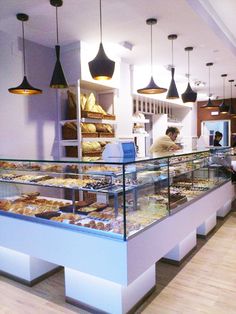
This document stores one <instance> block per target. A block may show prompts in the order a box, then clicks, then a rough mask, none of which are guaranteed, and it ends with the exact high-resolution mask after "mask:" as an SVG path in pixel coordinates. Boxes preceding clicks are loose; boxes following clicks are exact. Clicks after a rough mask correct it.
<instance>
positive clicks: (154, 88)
mask: <svg viewBox="0 0 236 314" xmlns="http://www.w3.org/2000/svg"><path fill="white" fill-rule="evenodd" d="M156 23H157V19H155V18H150V19H147V20H146V24H147V25H150V26H151V79H150V82H149V84H148V85H147V86H146V87H144V88H140V89H138V90H137V92H138V93H139V94H161V93H165V92H166V91H167V89H166V88H163V87H159V86H158V85H156V83H155V82H154V79H153V69H152V26H153V25H155V24H156Z"/></svg>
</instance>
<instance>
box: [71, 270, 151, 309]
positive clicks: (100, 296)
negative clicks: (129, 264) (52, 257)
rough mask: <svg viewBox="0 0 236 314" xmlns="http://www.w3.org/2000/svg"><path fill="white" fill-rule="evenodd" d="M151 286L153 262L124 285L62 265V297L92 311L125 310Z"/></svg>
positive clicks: (136, 301) (131, 306) (133, 304)
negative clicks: (63, 280) (128, 283)
mask: <svg viewBox="0 0 236 314" xmlns="http://www.w3.org/2000/svg"><path fill="white" fill-rule="evenodd" d="M155 285H156V270H155V265H153V266H151V267H150V268H149V269H148V270H147V271H145V273H143V274H142V275H141V276H139V277H138V278H137V279H136V280H135V281H133V282H132V283H131V284H130V285H128V286H122V285H119V284H117V283H114V282H112V281H108V280H105V279H101V278H98V277H95V276H91V275H88V274H85V273H82V272H79V271H76V270H73V269H69V268H65V294H66V300H67V301H68V302H69V303H72V304H76V305H80V304H81V307H83V308H85V309H88V310H89V309H92V310H93V311H95V312H96V313H100V312H102V313H103V312H105V313H112V314H120V313H122V314H123V313H127V312H128V311H129V310H130V309H132V308H133V307H134V306H135V304H136V303H138V301H139V300H140V299H142V297H143V296H144V295H146V294H147V293H148V292H149V291H150V290H151V289H153V288H154V287H155Z"/></svg>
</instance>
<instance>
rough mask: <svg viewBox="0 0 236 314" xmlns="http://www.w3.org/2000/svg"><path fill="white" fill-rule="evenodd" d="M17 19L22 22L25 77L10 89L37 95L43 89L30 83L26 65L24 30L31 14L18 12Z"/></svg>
mask: <svg viewBox="0 0 236 314" xmlns="http://www.w3.org/2000/svg"><path fill="white" fill-rule="evenodd" d="M16 17H17V19H18V20H19V21H21V22H22V43H23V65H24V78H23V81H22V83H21V84H20V85H19V86H16V87H12V88H9V89H8V91H9V92H10V93H12V94H20V95H35V94H42V90H41V89H38V88H35V87H33V86H32V85H30V84H29V82H28V80H27V77H26V66H25V32H24V22H26V21H28V19H29V16H28V15H27V14H24V13H18V14H17V15H16Z"/></svg>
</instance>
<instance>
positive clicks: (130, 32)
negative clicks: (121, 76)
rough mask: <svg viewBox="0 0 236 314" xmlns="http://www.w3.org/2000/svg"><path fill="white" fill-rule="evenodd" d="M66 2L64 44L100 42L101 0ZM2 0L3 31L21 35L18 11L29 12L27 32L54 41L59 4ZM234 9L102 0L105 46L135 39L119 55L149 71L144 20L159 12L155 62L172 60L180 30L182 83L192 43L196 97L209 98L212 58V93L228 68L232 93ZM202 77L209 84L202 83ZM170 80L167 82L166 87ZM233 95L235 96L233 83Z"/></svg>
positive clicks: (201, 2) (180, 0) (187, 2)
mask: <svg viewBox="0 0 236 314" xmlns="http://www.w3.org/2000/svg"><path fill="white" fill-rule="evenodd" d="M63 2H64V3H63V6H62V7H61V8H59V9H58V14H59V41H60V44H61V45H66V44H70V43H72V42H76V41H79V40H82V41H85V42H87V43H88V44H96V45H98V42H99V0H64V1H63ZM0 5H1V11H0V30H1V31H4V32H7V33H16V34H18V35H19V36H21V28H20V27H19V22H18V21H17V20H16V17H15V15H16V14H17V13H27V14H28V15H29V21H28V22H27V26H26V27H25V37H26V38H27V39H29V40H32V41H35V42H37V43H40V44H42V45H46V46H50V47H53V46H54V45H55V41H56V34H55V8H54V7H52V6H51V5H50V3H49V0H40V1H38V0H20V1H19V0H7V1H6V0H0ZM235 12H236V1H235V0H224V1H222V0H102V15H103V42H104V46H105V49H106V45H108V44H109V43H113V44H119V43H122V42H128V43H130V44H132V45H133V48H132V50H129V49H124V48H122V49H118V50H117V51H118V53H119V54H120V57H122V58H123V59H124V60H125V61H126V62H128V63H130V64H134V65H140V66H147V71H149V68H150V66H149V65H150V28H149V27H148V26H147V25H146V22H145V21H146V19H147V18H150V17H156V18H157V19H158V23H157V25H155V26H153V63H157V64H158V65H160V66H162V67H164V68H167V67H168V65H169V64H170V63H171V42H170V41H169V40H168V39H167V36H168V35H169V34H177V35H178V38H177V40H175V41H174V65H175V67H176V82H177V86H178V83H182V84H183V83H184V86H186V73H187V54H186V52H185V51H184V48H185V47H187V46H193V47H194V50H193V51H192V52H191V53H190V73H191V82H192V83H191V84H192V86H194V87H195V88H196V90H197V91H198V93H199V97H198V99H201V98H202V99H207V94H208V87H209V86H208V85H209V84H208V68H207V67H206V65H205V64H206V63H207V62H213V63H214V65H213V67H211V93H212V94H213V97H214V98H222V96H223V95H222V94H223V91H222V90H223V87H222V85H223V83H222V78H221V74H224V73H227V74H228V76H227V80H226V84H225V86H226V97H227V98H229V97H230V84H229V83H228V80H229V79H235V84H236V23H235V14H234V13H235ZM96 50H97V49H96ZM96 52H97V51H95V52H94V55H95V54H96ZM154 77H155V80H157V81H158V74H157V77H156V76H155V74H154ZM202 82H203V83H205V86H202V84H201V83H202ZM197 84H198V85H197ZM168 85H169V82H168V84H167V88H168ZM142 87H143V86H142ZM184 89H185V88H184ZM179 91H180V92H181V90H179ZM182 92H183V90H182ZM201 95H202V96H201ZM200 96H201V97H200ZM233 96H234V97H236V87H235V86H234V85H233Z"/></svg>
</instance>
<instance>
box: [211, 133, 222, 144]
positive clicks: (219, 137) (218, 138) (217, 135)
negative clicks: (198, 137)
mask: <svg viewBox="0 0 236 314" xmlns="http://www.w3.org/2000/svg"><path fill="white" fill-rule="evenodd" d="M222 137H223V134H222V133H221V132H219V131H216V132H215V138H214V143H213V145H214V146H222V145H221V144H220V141H221V140H222Z"/></svg>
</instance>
